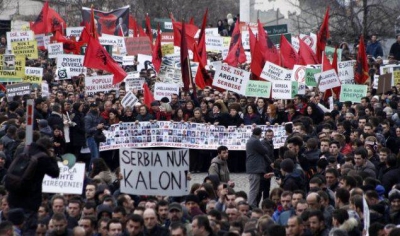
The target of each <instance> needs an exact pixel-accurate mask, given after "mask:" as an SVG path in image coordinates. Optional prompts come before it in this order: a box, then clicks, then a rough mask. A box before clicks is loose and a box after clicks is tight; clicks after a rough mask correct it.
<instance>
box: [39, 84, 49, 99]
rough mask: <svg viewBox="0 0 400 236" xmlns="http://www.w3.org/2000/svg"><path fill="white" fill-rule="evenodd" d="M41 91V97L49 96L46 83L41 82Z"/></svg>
mask: <svg viewBox="0 0 400 236" xmlns="http://www.w3.org/2000/svg"><path fill="white" fill-rule="evenodd" d="M41 91H42V97H49V95H50V90H49V84H48V83H47V82H46V81H42V83H41Z"/></svg>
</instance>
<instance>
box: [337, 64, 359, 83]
mask: <svg viewBox="0 0 400 236" xmlns="http://www.w3.org/2000/svg"><path fill="white" fill-rule="evenodd" d="M355 64H356V61H355V60H352V61H341V62H338V64H337V66H338V76H339V79H340V82H341V83H342V84H355V82H354V65H355Z"/></svg>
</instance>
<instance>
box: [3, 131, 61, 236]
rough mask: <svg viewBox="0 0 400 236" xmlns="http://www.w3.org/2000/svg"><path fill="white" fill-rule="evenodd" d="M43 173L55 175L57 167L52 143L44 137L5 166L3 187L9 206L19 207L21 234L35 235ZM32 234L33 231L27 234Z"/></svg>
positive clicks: (57, 171)
mask: <svg viewBox="0 0 400 236" xmlns="http://www.w3.org/2000/svg"><path fill="white" fill-rule="evenodd" d="M45 175H49V176H50V177H52V178H57V177H58V176H59V175H60V169H59V167H58V164H57V160H56V158H55V156H54V149H53V142H52V141H51V140H50V139H49V138H46V137H43V138H40V139H39V140H37V142H36V143H32V144H30V145H29V146H28V147H27V148H26V149H25V150H24V152H23V153H22V154H20V155H19V156H17V157H16V158H15V159H14V160H13V162H12V163H11V165H10V167H9V168H8V171H7V175H6V177H5V182H4V183H5V187H6V189H7V191H8V193H9V194H8V198H7V200H8V203H9V206H10V209H14V208H22V209H23V210H24V213H25V217H26V222H25V226H24V233H27V234H28V235H34V232H35V231H34V230H35V229H36V225H37V211H38V209H39V207H40V205H41V203H42V181H43V178H44V176H45ZM29 232H30V233H32V234H29Z"/></svg>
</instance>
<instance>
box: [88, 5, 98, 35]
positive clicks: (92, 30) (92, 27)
mask: <svg viewBox="0 0 400 236" xmlns="http://www.w3.org/2000/svg"><path fill="white" fill-rule="evenodd" d="M89 24H90V25H89V35H90V36H92V37H93V38H95V39H97V38H98V37H99V36H98V34H97V27H96V22H95V19H94V10H93V6H92V9H91V10H90V23H89Z"/></svg>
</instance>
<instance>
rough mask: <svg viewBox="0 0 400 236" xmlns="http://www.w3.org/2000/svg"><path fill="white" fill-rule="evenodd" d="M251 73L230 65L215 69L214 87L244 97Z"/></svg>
mask: <svg viewBox="0 0 400 236" xmlns="http://www.w3.org/2000/svg"><path fill="white" fill-rule="evenodd" d="M249 78H250V72H248V71H245V70H241V69H238V68H236V67H233V66H229V65H221V66H220V67H216V68H215V76H214V80H213V84H212V85H213V86H216V87H218V88H222V89H226V90H229V91H232V92H235V93H238V94H242V95H244V94H245V92H246V85H247V82H248V81H249Z"/></svg>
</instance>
